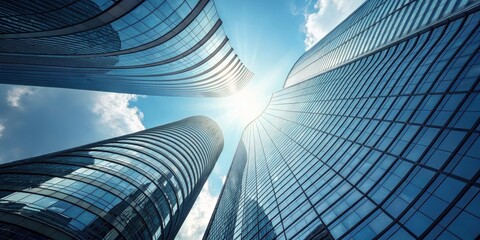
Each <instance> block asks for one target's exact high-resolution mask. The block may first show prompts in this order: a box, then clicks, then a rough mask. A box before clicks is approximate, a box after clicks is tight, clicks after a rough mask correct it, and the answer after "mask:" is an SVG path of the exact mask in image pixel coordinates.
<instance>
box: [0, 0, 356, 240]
mask: <svg viewBox="0 0 480 240" xmlns="http://www.w3.org/2000/svg"><path fill="white" fill-rule="evenodd" d="M362 2H363V0H310V1H303V0H269V1H267V0H242V1H238V0H216V1H215V4H216V6H217V10H218V12H219V15H220V17H221V19H222V21H223V28H224V30H225V32H226V33H227V36H229V38H230V42H231V44H232V46H233V47H234V48H235V51H236V52H237V54H238V55H239V57H240V59H241V60H242V61H243V62H244V64H245V65H246V66H247V67H248V68H249V69H250V70H251V71H252V72H253V73H255V77H254V78H253V79H252V81H251V82H250V83H249V85H248V86H247V87H246V88H245V89H244V90H242V91H241V92H240V93H239V94H238V95H237V96H233V97H229V98H178V97H154V96H136V95H130V94H115V93H102V92H93V91H81V90H69V89H54V88H39V87H25V86H12V85H0V163H3V162H10V161H13V160H17V159H21V158H25V157H31V156H35V155H40V154H45V153H48V152H52V151H58V150H62V149H66V148H70V147H75V146H78V145H81V144H86V143H90V142H93V141H98V140H102V139H105V138H110V137H115V136H119V135H123V134H126V133H131V132H135V131H138V130H142V129H144V128H150V127H154V126H158V125H162V124H165V123H169V122H172V121H177V120H180V119H182V118H185V117H189V116H192V115H205V116H208V117H210V118H212V119H214V120H215V121H216V122H217V123H218V124H219V125H220V127H221V128H222V131H223V134H224V139H225V145H224V150H223V152H222V155H221V156H220V158H219V159H218V161H217V165H216V166H215V169H214V170H213V173H212V175H211V176H210V178H209V179H208V182H207V184H206V185H205V187H204V189H203V190H202V193H201V194H200V197H199V199H198V200H197V202H196V204H195V206H194V207H193V209H192V211H191V213H190V215H189V217H188V218H187V220H186V222H185V224H184V226H183V227H182V229H181V230H180V233H179V235H178V237H177V238H178V239H199V238H201V236H202V234H203V231H204V229H205V227H206V224H207V223H208V220H209V218H210V214H211V212H212V211H213V208H214V206H215V202H216V199H217V198H218V195H219V193H220V190H221V186H222V178H224V177H225V176H226V174H227V171H228V168H229V166H230V162H231V160H232V157H233V154H234V152H235V150H236V147H237V144H238V141H239V139H240V137H241V134H242V131H243V129H244V127H245V126H246V125H247V124H248V122H249V121H250V120H253V119H252V116H247V117H245V116H242V114H240V112H241V111H242V109H254V110H256V112H257V114H258V113H260V112H261V110H262V109H263V108H265V107H266V105H267V104H268V101H269V99H270V96H271V94H272V93H273V92H275V91H278V90H280V89H281V88H282V86H283V83H284V80H285V78H286V75H287V74H288V72H289V70H290V68H291V67H292V66H293V64H294V63H295V61H296V60H297V59H298V58H299V57H300V56H301V55H302V54H303V53H304V51H305V50H306V49H308V48H309V47H310V46H312V45H313V44H314V43H315V42H316V41H318V40H319V39H321V38H322V37H323V36H324V35H325V34H327V33H328V31H330V30H331V29H332V28H333V27H335V26H336V25H337V24H338V23H339V22H340V21H341V20H342V19H344V18H345V17H346V16H348V15H349V13H351V12H352V11H353V10H354V9H355V8H357V7H358V6H359V5H360V4H361V3H362ZM245 96H246V97H245ZM253 98H254V99H253ZM252 100H254V101H252ZM242 105H243V106H242Z"/></svg>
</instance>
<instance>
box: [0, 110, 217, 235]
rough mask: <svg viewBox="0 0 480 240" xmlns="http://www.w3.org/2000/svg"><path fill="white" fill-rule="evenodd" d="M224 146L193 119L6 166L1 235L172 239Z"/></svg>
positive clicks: (208, 125)
mask: <svg viewBox="0 0 480 240" xmlns="http://www.w3.org/2000/svg"><path fill="white" fill-rule="evenodd" d="M222 139H223V137H222V135H221V132H220V129H219V127H218V126H217V125H216V124H215V123H214V122H213V121H212V120H210V119H208V118H205V117H200V116H196V117H191V118H187V119H184V120H181V121H179V122H175V123H171V124H168V125H164V126H160V127H157V128H152V129H148V130H145V131H141V132H138V133H134V134H130V135H126V136H123V137H118V138H114V139H110V140H105V141H102V142H98V143H94V144H91V145H87V146H83V147H80V148H75V149H71V150H66V151H62V152H58V153H54V154H50V155H45V156H40V157H36V158H31V159H27V160H22V161H17V162H13V163H9V164H4V165H2V166H0V186H1V187H0V226H2V227H0V230H1V229H4V231H5V232H9V231H10V230H9V229H11V227H8V226H11V225H13V226H18V228H26V229H29V231H27V232H26V234H27V233H29V232H31V231H33V232H35V231H38V232H39V234H41V235H44V236H55V234H57V235H58V236H62V237H61V238H62V239H63V237H67V238H72V239H73V238H75V239H101V238H108V239H171V238H173V236H175V234H176V233H177V231H178V230H179V228H180V226H181V224H182V223H183V221H184V220H185V218H186V216H187V213H188V212H189V210H190V209H191V207H192V206H193V203H194V201H195V199H196V197H197V196H198V194H199V193H200V190H201V188H202V186H203V184H204V183H205V181H206V179H207V178H208V175H209V174H210V172H211V171H212V169H213V166H214V164H215V162H216V159H217V158H218V156H219V154H220V152H221V149H222V147H223V140H222ZM27 222H28V223H27ZM32 222H33V223H32ZM38 225H44V226H45V227H43V228H41V229H39V228H36V227H35V226H38ZM28 236H29V235H25V237H28Z"/></svg>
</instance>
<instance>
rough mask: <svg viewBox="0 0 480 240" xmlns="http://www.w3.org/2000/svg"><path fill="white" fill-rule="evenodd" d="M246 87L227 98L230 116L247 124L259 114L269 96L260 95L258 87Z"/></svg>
mask: <svg viewBox="0 0 480 240" xmlns="http://www.w3.org/2000/svg"><path fill="white" fill-rule="evenodd" d="M247 88H248V87H247ZM247 88H245V89H243V90H241V91H240V92H239V93H237V94H235V95H233V96H231V97H229V99H228V102H229V104H228V105H229V106H230V114H229V115H230V117H232V118H235V119H236V120H239V121H240V122H241V123H242V124H248V123H250V122H251V121H253V120H255V119H256V118H257V117H258V116H260V114H262V112H263V110H264V109H265V107H266V106H267V104H268V100H269V99H270V97H269V96H262V95H261V91H260V90H259V89H258V88H256V89H255V88H249V89H247Z"/></svg>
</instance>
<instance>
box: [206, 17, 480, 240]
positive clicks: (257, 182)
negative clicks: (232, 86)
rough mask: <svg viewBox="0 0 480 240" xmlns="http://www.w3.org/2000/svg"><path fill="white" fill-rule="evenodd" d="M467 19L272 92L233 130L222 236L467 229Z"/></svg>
mask: <svg viewBox="0 0 480 240" xmlns="http://www.w3.org/2000/svg"><path fill="white" fill-rule="evenodd" d="M479 24H480V12H478V11H475V12H468V13H467V12H464V13H460V14H459V15H456V16H452V18H451V19H449V21H446V22H444V23H443V24H440V25H436V26H435V27H434V28H433V27H432V28H430V30H429V31H425V32H422V33H419V34H417V35H412V36H408V37H406V38H404V39H403V40H402V41H398V42H396V43H395V44H391V45H389V46H388V47H385V48H381V49H378V50H377V51H375V52H373V53H371V54H369V55H367V56H365V57H362V58H360V59H357V60H355V61H353V62H351V63H349V64H346V65H343V66H340V67H337V68H335V69H332V70H329V71H326V72H323V73H321V74H319V75H317V76H316V77H314V78H312V79H310V80H308V81H304V82H301V83H299V84H296V85H293V86H291V87H288V88H285V89H283V90H281V91H279V92H277V93H275V94H274V95H273V97H272V100H271V102H270V104H269V106H268V107H267V109H266V110H265V111H264V113H263V114H262V115H261V116H260V117H259V118H257V119H256V120H255V121H253V122H252V123H251V124H250V125H249V126H248V127H247V129H246V130H245V132H244V135H243V137H242V141H243V143H244V144H245V149H246V155H247V157H246V164H245V169H244V171H243V173H242V185H241V193H240V194H239V195H240V197H239V199H240V200H239V203H238V209H239V210H238V211H236V215H237V218H236V221H235V226H236V228H235V229H234V232H233V239H244V238H246V239H273V238H277V239H319V238H320V239H329V238H334V239H374V238H377V239H476V238H478V237H479V236H480V231H479V229H478V227H477V226H478V224H479V223H480V209H479V208H478V206H480V180H479V176H480V155H479V153H478V149H480V104H479V100H480V83H479V82H480V77H479V74H478V73H479V69H480V53H479V50H480V29H479ZM234 161H238V159H237V158H235V159H234ZM233 164H236V163H235V162H234V163H233ZM231 171H232V170H231ZM229 174H233V173H232V172H230V173H229ZM235 187H237V186H233V185H232V184H229V182H228V180H227V181H226V184H225V186H224V191H227V189H229V188H235ZM229 201H230V204H231V200H230V199H229V198H224V197H223V196H221V197H220V200H219V203H218V206H217V208H220V207H222V205H228V202H229ZM250 201H254V202H255V203H256V205H258V206H259V207H255V206H252V204H250V203H249V202H250ZM259 209H261V211H260V210H259ZM218 212H221V210H219V209H217V210H216V213H217V214H218ZM216 218H217V215H214V218H213V220H212V221H211V223H210V225H211V226H209V228H210V229H214V228H215V227H216V226H215V224H218V223H216V222H215V219H216ZM265 220H267V221H268V222H270V223H271V224H270V225H269V224H262V221H265ZM212 225H213V226H212ZM262 226H263V227H262ZM269 234H272V235H269ZM210 235H212V236H215V235H213V234H212V233H211V232H207V235H205V238H207V239H208V238H209V237H210ZM212 239H213V238H212Z"/></svg>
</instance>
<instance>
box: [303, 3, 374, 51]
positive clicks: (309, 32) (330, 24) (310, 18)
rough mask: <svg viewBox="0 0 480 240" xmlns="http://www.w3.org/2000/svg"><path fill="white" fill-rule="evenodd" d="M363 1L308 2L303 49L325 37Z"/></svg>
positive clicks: (305, 13)
mask: <svg viewBox="0 0 480 240" xmlns="http://www.w3.org/2000/svg"><path fill="white" fill-rule="evenodd" d="M364 1H365V0H317V1H316V2H315V3H314V4H313V10H310V9H311V8H312V4H311V2H308V3H307V5H306V6H305V9H304V17H305V24H304V26H303V31H304V32H305V41H304V42H305V49H306V50H308V49H310V48H311V47H312V46H313V45H315V43H317V42H318V41H319V40H320V39H322V38H323V37H324V36H325V35H327V34H328V33H329V32H330V31H331V30H333V28H335V26H337V25H338V24H339V23H340V22H342V21H343V20H344V19H345V18H346V17H347V16H348V15H350V14H351V13H352V12H353V11H354V10H355V9H357V8H358V7H359V6H360V5H361V4H362V3H363V2H364Z"/></svg>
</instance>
